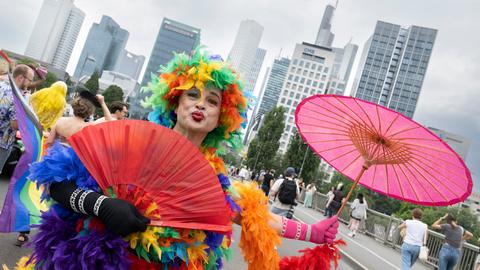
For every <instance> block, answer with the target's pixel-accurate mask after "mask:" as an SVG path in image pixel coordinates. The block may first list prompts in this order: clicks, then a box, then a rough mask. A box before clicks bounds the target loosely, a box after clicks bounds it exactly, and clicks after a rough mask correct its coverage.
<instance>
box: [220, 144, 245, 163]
mask: <svg viewBox="0 0 480 270" xmlns="http://www.w3.org/2000/svg"><path fill="white" fill-rule="evenodd" d="M219 156H220V158H222V159H223V162H225V165H226V166H227V168H228V166H229V165H233V166H235V167H239V166H240V156H239V155H238V154H237V153H236V152H235V151H234V150H233V149H231V148H229V147H225V152H224V153H222V154H220V155H219Z"/></svg>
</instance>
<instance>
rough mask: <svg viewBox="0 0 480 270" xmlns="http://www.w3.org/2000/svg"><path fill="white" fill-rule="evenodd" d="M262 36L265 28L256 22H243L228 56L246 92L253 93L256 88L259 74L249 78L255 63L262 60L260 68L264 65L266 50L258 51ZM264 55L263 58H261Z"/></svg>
mask: <svg viewBox="0 0 480 270" xmlns="http://www.w3.org/2000/svg"><path fill="white" fill-rule="evenodd" d="M262 34H263V26H261V25H260V24H259V23H257V22H256V21H254V20H244V21H242V22H241V23H240V27H239V28H238V32H237V35H236V37H235V41H234V43H233V46H232V49H231V50H230V53H229V54H228V60H229V61H230V63H231V64H232V67H233V68H234V69H235V70H236V71H237V73H238V74H240V78H241V79H242V80H243V82H244V85H245V87H244V90H245V91H249V92H253V88H254V87H255V82H256V79H257V78H256V77H257V76H258V73H257V76H249V73H250V71H251V70H252V69H253V65H254V62H255V61H258V60H260V59H261V61H260V65H259V66H260V67H261V63H263V57H264V56H265V50H263V49H260V51H258V45H259V44H260V40H261V38H262ZM257 54H258V55H257ZM262 54H263V57H261V55H262ZM257 66H258V65H257Z"/></svg>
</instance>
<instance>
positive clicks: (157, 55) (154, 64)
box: [142, 18, 200, 85]
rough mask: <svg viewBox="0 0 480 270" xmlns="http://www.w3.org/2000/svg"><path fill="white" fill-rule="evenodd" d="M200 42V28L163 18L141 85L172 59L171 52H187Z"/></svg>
mask: <svg viewBox="0 0 480 270" xmlns="http://www.w3.org/2000/svg"><path fill="white" fill-rule="evenodd" d="M199 43H200V29H198V28H195V27H192V26H189V25H186V24H183V23H181V22H177V21H174V20H170V19H168V18H163V21H162V25H161V27H160V31H158V35H157V40H156V41H155V45H154V46H153V50H152V53H151V54H150V59H149V61H148V65H147V69H146V70H145V74H144V76H143V80H142V85H146V84H147V83H148V82H149V81H150V76H151V74H152V73H153V74H158V71H159V68H160V66H162V65H166V64H167V63H168V61H170V60H172V58H173V52H176V53H182V52H184V53H187V54H189V53H190V52H191V51H193V49H195V47H197V45H198V44H199Z"/></svg>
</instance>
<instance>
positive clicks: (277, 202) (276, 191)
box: [269, 167, 300, 217]
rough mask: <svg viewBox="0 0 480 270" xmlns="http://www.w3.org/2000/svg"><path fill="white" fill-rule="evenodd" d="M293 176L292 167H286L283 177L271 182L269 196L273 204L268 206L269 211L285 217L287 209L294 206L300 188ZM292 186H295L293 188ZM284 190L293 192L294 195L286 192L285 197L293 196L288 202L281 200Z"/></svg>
mask: <svg viewBox="0 0 480 270" xmlns="http://www.w3.org/2000/svg"><path fill="white" fill-rule="evenodd" d="M294 176H295V169H294V168H292V167H288V168H287V170H285V178H281V179H278V180H277V181H275V183H274V184H273V186H272V189H271V190H270V194H269V195H270V197H271V198H272V199H273V204H272V206H271V208H270V211H271V212H272V213H274V214H277V215H279V216H283V217H286V216H287V215H288V211H289V210H290V209H291V208H292V207H293V206H294V204H295V200H296V199H297V198H298V196H299V195H300V189H299V188H298V185H297V183H296V182H295V179H294ZM293 187H295V188H294V189H293ZM292 189H293V190H292ZM284 192H285V193H289V192H295V195H293V194H287V197H293V200H290V202H286V201H285V200H282V193H284ZM287 201H288V200H287Z"/></svg>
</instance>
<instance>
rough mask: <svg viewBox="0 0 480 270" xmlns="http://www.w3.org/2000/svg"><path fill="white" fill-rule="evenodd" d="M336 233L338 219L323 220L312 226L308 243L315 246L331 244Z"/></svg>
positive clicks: (335, 217) (334, 217)
mask: <svg viewBox="0 0 480 270" xmlns="http://www.w3.org/2000/svg"><path fill="white" fill-rule="evenodd" d="M337 232H338V217H337V216H333V217H331V218H327V219H324V220H322V221H319V222H317V223H315V224H312V234H311V236H310V242H312V243H316V244H322V243H328V244H331V243H333V240H335V236H336V235H337Z"/></svg>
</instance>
